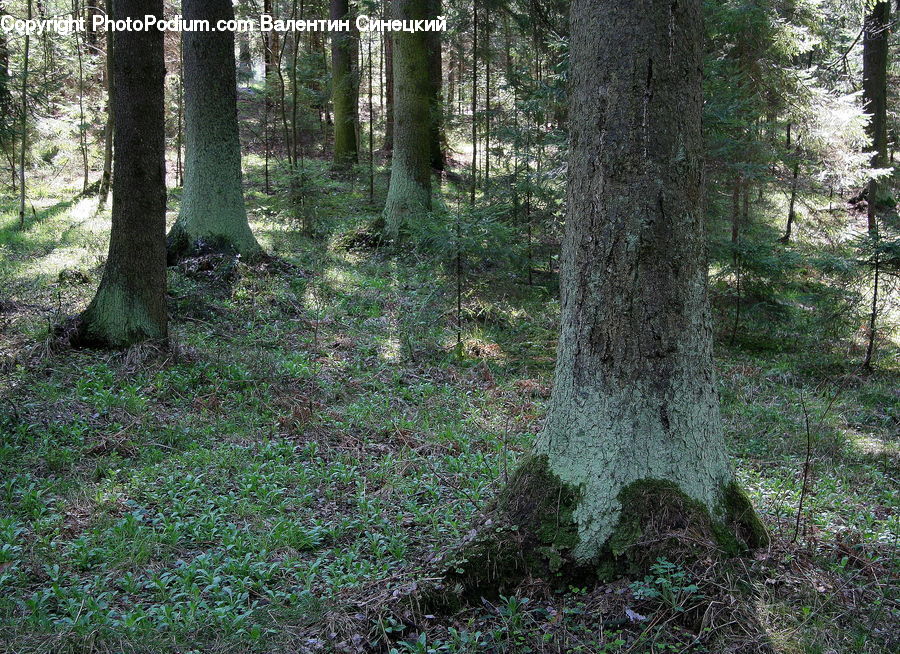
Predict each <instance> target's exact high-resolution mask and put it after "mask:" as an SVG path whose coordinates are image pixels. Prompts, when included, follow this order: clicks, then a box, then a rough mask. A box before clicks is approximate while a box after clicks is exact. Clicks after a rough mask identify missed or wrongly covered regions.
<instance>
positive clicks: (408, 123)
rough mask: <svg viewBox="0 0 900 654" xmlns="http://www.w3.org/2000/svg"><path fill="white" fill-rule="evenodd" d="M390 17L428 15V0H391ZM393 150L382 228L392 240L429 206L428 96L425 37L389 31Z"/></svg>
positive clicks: (429, 98) (416, 18)
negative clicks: (391, 65) (392, 62)
mask: <svg viewBox="0 0 900 654" xmlns="http://www.w3.org/2000/svg"><path fill="white" fill-rule="evenodd" d="M392 5H393V8H394V12H395V13H394V18H397V19H400V20H422V19H425V18H427V17H428V7H429V0H393V2H392ZM392 40H393V43H394V51H393V59H394V155H393V159H392V161H391V181H390V186H389V188H388V195H387V201H386V202H385V208H384V221H385V234H386V236H387V237H388V238H389V239H392V240H396V239H398V238H399V237H400V234H401V232H402V230H403V229H404V227H405V225H406V224H407V223H408V221H410V220H412V219H414V218H415V216H417V215H421V214H422V213H424V212H426V211H429V210H430V209H431V146H430V136H431V119H430V118H431V98H432V90H433V88H432V83H431V76H430V73H429V60H428V37H427V36H426V35H425V33H424V32H394V33H393V37H392Z"/></svg>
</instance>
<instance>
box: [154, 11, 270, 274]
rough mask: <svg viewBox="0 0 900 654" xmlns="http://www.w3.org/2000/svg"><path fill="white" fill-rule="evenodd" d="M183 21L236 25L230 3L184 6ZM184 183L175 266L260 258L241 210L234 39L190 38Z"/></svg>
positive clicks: (173, 237)
mask: <svg viewBox="0 0 900 654" xmlns="http://www.w3.org/2000/svg"><path fill="white" fill-rule="evenodd" d="M183 10H184V18H185V19H186V20H192V19H206V20H209V21H211V23H212V24H213V25H215V24H216V22H217V21H219V20H232V19H233V18H234V8H233V7H232V4H231V0H184V2H183ZM184 73H185V75H184V98H185V156H186V162H185V178H184V192H183V194H182V199H181V213H180V214H179V216H178V220H177V221H176V222H175V224H174V225H173V226H172V230H171V231H170V232H169V239H168V242H169V243H168V247H169V258H170V260H173V261H174V260H177V259H178V258H179V257H182V256H184V255H186V254H188V253H191V252H194V251H198V250H200V251H202V250H206V249H212V250H221V251H235V252H238V253H240V254H241V255H243V256H245V257H252V256H256V255H258V254H259V253H260V247H259V244H258V243H257V242H256V238H254V236H253V233H252V232H251V231H250V225H249V223H248V222H247V210H246V207H245V205H244V193H243V189H242V187H241V144H240V140H239V137H238V122H237V80H236V75H235V56H234V33H233V32H185V34H184Z"/></svg>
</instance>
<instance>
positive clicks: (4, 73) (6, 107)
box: [0, 3, 12, 127]
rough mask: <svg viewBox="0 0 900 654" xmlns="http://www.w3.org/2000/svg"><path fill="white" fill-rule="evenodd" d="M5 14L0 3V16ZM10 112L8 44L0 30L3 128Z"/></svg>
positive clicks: (0, 101)
mask: <svg viewBox="0 0 900 654" xmlns="http://www.w3.org/2000/svg"><path fill="white" fill-rule="evenodd" d="M5 13H6V8H5V7H4V6H3V4H2V3H0V16H3V15H4V14H5ZM11 110H12V96H11V93H10V91H9V42H8V41H7V37H6V32H4V31H3V30H0V114H2V115H3V116H4V118H3V126H4V127H5V126H6V121H7V116H9V115H10V113H11Z"/></svg>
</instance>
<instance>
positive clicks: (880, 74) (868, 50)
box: [863, 2, 891, 232]
mask: <svg viewBox="0 0 900 654" xmlns="http://www.w3.org/2000/svg"><path fill="white" fill-rule="evenodd" d="M890 22H891V5H890V3H889V2H878V3H876V4H875V6H874V7H873V8H872V12H871V13H870V14H869V15H868V16H866V19H865V25H864V34H863V109H864V110H865V112H866V113H867V114H869V115H870V116H871V118H870V119H869V124H868V127H867V129H866V132H867V134H868V135H869V138H870V139H871V140H872V149H873V150H874V154H873V155H872V167H873V168H884V167H886V166H887V62H888V37H889V36H890ZM868 199H869V206H868V211H869V216H868V222H869V231H870V232H874V231H875V227H876V225H875V209H876V205H878V203H879V201H880V200H881V199H882V198H881V196H880V188H879V184H878V182H877V181H876V180H872V181H871V182H869V198H868Z"/></svg>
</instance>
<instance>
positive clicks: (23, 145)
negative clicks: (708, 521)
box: [19, 0, 32, 229]
mask: <svg viewBox="0 0 900 654" xmlns="http://www.w3.org/2000/svg"><path fill="white" fill-rule="evenodd" d="M26 6H27V13H26V18H27V19H28V20H31V16H32V11H31V0H26ZM30 50H31V37H30V36H29V35H28V34H27V33H26V34H25V45H24V53H23V55H22V56H23V64H22V97H21V101H22V104H21V106H20V107H19V112H20V114H19V138H20V139H21V141H20V143H19V228H20V229H25V199H26V196H27V189H26V188H25V160H26V158H27V155H28V64H29V63H30V62H29V59H28V58H29V56H30Z"/></svg>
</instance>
